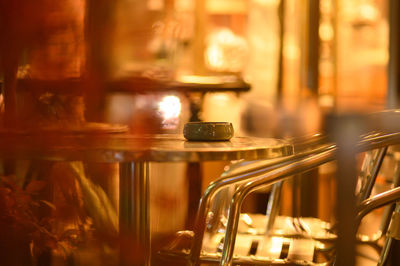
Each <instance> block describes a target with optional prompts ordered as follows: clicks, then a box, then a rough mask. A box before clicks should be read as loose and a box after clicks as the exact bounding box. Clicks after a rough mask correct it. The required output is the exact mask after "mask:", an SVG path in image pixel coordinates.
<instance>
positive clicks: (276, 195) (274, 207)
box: [265, 181, 283, 235]
mask: <svg viewBox="0 0 400 266" xmlns="http://www.w3.org/2000/svg"><path fill="white" fill-rule="evenodd" d="M282 185H283V181H280V182H278V183H276V184H274V185H273V186H272V191H271V195H270V196H269V200H268V205H267V213H266V217H267V227H266V231H265V233H266V235H268V234H269V233H270V231H271V230H272V228H273V227H274V223H275V219H276V216H277V215H278V214H279V207H280V204H279V203H280V201H281V195H282Z"/></svg>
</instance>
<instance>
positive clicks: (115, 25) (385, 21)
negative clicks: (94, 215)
mask: <svg viewBox="0 0 400 266" xmlns="http://www.w3.org/2000/svg"><path fill="white" fill-rule="evenodd" d="M0 5H1V6H0V60H1V64H0V81H1V84H2V86H1V94H0V120H1V122H2V123H3V127H2V128H3V129H4V128H23V129H32V128H35V127H54V126H55V125H56V126H57V127H59V128H61V129H64V130H69V129H71V128H76V127H84V126H85V125H86V124H87V123H94V122H96V123H104V124H122V125H126V126H127V127H128V128H129V130H130V132H132V133H134V134H147V133H158V134H166V133H168V134H170V133H182V130H183V126H184V124H185V123H186V122H188V121H199V120H201V121H227V122H231V123H233V126H234V129H235V135H236V136H242V135H250V136H258V137H278V138H292V137H296V136H303V135H308V134H314V133H316V132H320V131H321V129H322V128H323V126H324V117H326V115H329V114H344V113H370V112H375V111H380V110H384V109H385V108H388V107H391V108H392V107H396V100H395V99H394V98H395V97H396V92H395V91H396V88H395V87H393V86H392V87H390V86H389V84H388V76H389V74H388V65H389V41H390V38H389V35H390V34H389V33H390V27H389V20H390V16H389V11H390V8H389V5H390V1H389V0H58V1H51V0H36V1H33V0H13V1H9V0H0ZM393 12H397V13H400V10H394V11H393ZM394 27H396V28H398V27H399V25H398V24H397V25H395V26H394ZM390 90H392V91H390ZM393 95H395V96H393ZM393 97H394V98H393ZM393 103H394V104H393ZM229 163H230V162H205V163H202V164H200V165H197V166H195V167H197V168H195V169H197V170H196V173H194V172H193V170H192V172H191V173H192V174H193V175H200V177H199V178H200V179H201V182H200V183H198V185H197V187H196V189H195V190H196V192H193V193H194V196H193V197H194V198H195V199H194V203H191V202H193V200H191V199H190V198H191V195H190V194H191V193H192V192H191V190H188V189H187V187H188V186H190V179H188V178H187V172H188V171H189V170H190V169H192V168H190V167H189V166H188V164H186V163H168V164H167V163H152V164H151V166H150V167H151V172H152V178H151V181H150V182H151V188H152V189H151V198H150V200H151V217H152V218H151V227H152V232H153V233H154V234H160V235H163V234H170V233H171V232H175V231H177V230H178V229H182V228H184V227H185V226H187V223H188V221H187V220H188V215H189V214H188V213H190V204H193V205H192V210H193V206H197V203H198V202H197V201H196V196H198V195H200V193H201V192H202V191H203V190H204V189H205V187H206V186H207V185H208V184H209V182H211V181H212V180H214V179H215V178H217V177H218V176H220V174H221V173H222V172H223V171H224V168H225V167H226V165H227V164H229ZM23 164H24V162H17V165H23ZM98 167H99V166H93V167H92V168H93V169H96V168H98ZM103 167H105V168H106V170H104V171H98V170H97V171H96V170H92V171H94V172H95V173H96V174H97V175H100V172H101V174H103V175H108V176H113V178H112V180H114V181H104V180H106V179H107V177H103V178H100V179H99V180H103V181H96V182H98V183H99V184H100V185H101V186H102V187H103V188H104V190H105V191H106V192H107V194H108V195H109V198H110V199H112V200H111V201H112V202H113V204H114V205H115V206H118V203H117V201H118V197H117V196H116V194H118V193H117V192H115V190H116V187H118V184H117V183H118V180H117V179H118V178H117V177H116V175H117V170H115V168H116V167H117V166H115V165H108V166H103ZM17 168H18V167H17ZM89 168H90V167H89ZM18 169H21V168H18ZM101 169H103V168H101ZM188 169H189V170H188ZM334 169H335V166H332V165H328V166H326V167H323V168H321V169H320V170H319V174H320V176H321V178H320V179H319V180H318V182H313V184H311V187H312V188H309V189H317V191H319V192H318V193H320V194H323V195H326V194H332V195H334V189H335V188H334V185H333V179H332V178H333V175H332V173H333V172H334V171H335V170H334ZM1 172H2V174H4V175H7V174H8V166H7V163H3V164H2V168H1ZM11 173H14V174H15V171H14V172H13V171H11ZM166 173H167V174H168V175H171V176H174V178H171V179H166V178H165V174H166ZM18 175H20V176H21V175H22V174H21V173H20V172H18V174H17V176H18ZM92 175H95V174H92ZM94 180H98V179H97V178H94ZM285 186H286V187H285V188H284V192H285V191H286V192H285V193H286V194H285V195H286V196H285V197H284V198H283V204H282V206H281V211H282V213H286V214H293V212H294V209H295V206H294V204H293V202H294V200H293V198H292V197H294V196H292V195H293V193H292V184H291V183H290V182H288V184H286V185H285ZM307 186H310V184H308V185H304V186H303V187H304V188H305V189H307ZM177 191H178V192H179V193H177ZM304 193H306V192H304ZM318 193H317V194H318ZM260 197H261V200H260V199H259V198H260ZM197 199H198V198H197ZM305 200H308V201H311V202H312V203H309V204H305V205H306V206H309V207H308V208H307V209H305V210H303V209H302V211H301V212H304V213H303V215H311V216H315V217H319V218H322V219H324V220H326V221H331V220H332V219H333V217H332V211H331V210H332V209H333V208H334V204H335V200H334V197H333V196H332V197H331V198H329V199H328V200H322V199H321V200H320V201H318V200H317V201H315V200H313V199H312V198H311V197H309V198H308V199H305ZM260 202H262V204H260ZM265 202H266V200H265V195H263V194H262V195H261V196H260V195H256V196H254V197H253V198H250V199H249V201H248V202H247V203H246V205H245V208H246V210H248V211H254V212H257V211H260V212H263V211H264V209H263V208H265V206H264V205H265V204H264V203H265ZM188 208H189V211H188ZM102 252H105V253H107V252H108V251H107V250H103V251H102ZM107 254H108V253H107ZM78 261H79V260H78ZM84 261H85V260H83V261H82V262H81V263H82V265H84V263H85V262H84ZM96 263H98V264H101V260H100V259H99V260H98V261H96ZM111 264H112V263H111Z"/></svg>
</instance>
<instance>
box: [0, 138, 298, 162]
mask: <svg viewBox="0 0 400 266" xmlns="http://www.w3.org/2000/svg"><path fill="white" fill-rule="evenodd" d="M292 153H293V147H292V145H291V144H290V143H289V142H286V141H284V140H278V139H273V138H254V137H234V138H232V139H231V140H230V141H219V142H215V141H210V142H198V141H187V140H185V139H184V137H183V135H172V134H162V135H145V136H136V135H132V134H127V133H121V134H79V133H74V134H57V133H55V132H51V133H48V132H46V133H43V132H36V133H32V132H31V133H29V134H21V133H18V134H11V133H10V132H8V133H4V132H0V157H2V158H10V159H43V160H53V161H74V160H79V161H88V162H127V161H155V162H182V161H186V162H199V161H215V160H239V159H247V160H257V159H272V158H277V157H281V156H286V155H291V154H292Z"/></svg>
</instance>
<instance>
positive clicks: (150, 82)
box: [0, 75, 251, 95]
mask: <svg viewBox="0 0 400 266" xmlns="http://www.w3.org/2000/svg"><path fill="white" fill-rule="evenodd" d="M206 78H208V79H206ZM198 79H199V80H200V81H198V82H195V81H194V80H193V81H191V80H186V81H179V80H157V79H150V78H145V77H142V76H140V75H136V76H132V77H126V78H120V79H116V80H107V81H105V82H104V87H105V88H106V90H107V91H108V92H126V93H149V92H152V93H154V92H168V91H179V92H226V91H233V92H246V91H249V90H250V87H251V86H250V84H249V83H247V82H245V81H244V80H243V79H241V78H239V77H234V76H226V77H224V76H222V77H218V76H215V77H207V76H205V77H202V79H201V78H198ZM210 79H214V80H216V81H215V82H207V80H210ZM87 82H88V81H87V80H84V79H80V78H70V79H61V80H40V79H30V78H24V79H19V80H18V90H19V91H24V90H27V91H35V92H36V93H45V92H53V93H55V92H57V93H62V94H73V95H81V94H82V93H83V92H84V91H85V88H86V87H87ZM0 85H1V83H0Z"/></svg>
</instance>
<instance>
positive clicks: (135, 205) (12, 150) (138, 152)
mask: <svg viewBox="0 0 400 266" xmlns="http://www.w3.org/2000/svg"><path fill="white" fill-rule="evenodd" d="M111 133H112V132H110V133H108V134H104V133H96V132H90V130H89V132H82V131H76V132H74V131H69V133H68V134H66V133H65V132H64V133H60V132H59V131H57V130H51V129H50V130H45V131H43V130H41V131H29V132H23V131H22V132H21V131H18V132H17V131H15V132H12V131H10V130H7V131H0V158H3V159H28V160H31V159H38V160H49V161H85V162H102V163H104V162H110V163H112V162H113V163H115V162H117V163H119V164H120V167H119V172H120V173H119V176H120V182H119V184H120V185H119V188H120V192H119V234H120V236H123V237H124V238H127V237H129V238H130V239H132V240H133V242H134V243H136V244H138V245H140V246H141V247H142V250H143V251H144V252H143V255H142V258H141V259H140V262H139V263H138V262H132V261H125V260H124V259H123V258H125V257H128V258H129V256H125V255H124V254H120V260H121V265H138V264H139V265H149V264H150V250H151V248H150V247H151V245H150V214H149V189H150V187H149V177H150V175H149V163H150V162H201V161H216V160H221V161H227V160H242V159H243V160H259V159H273V158H278V157H282V156H288V155H291V154H292V153H293V147H292V145H291V144H290V143H289V142H286V141H284V140H279V139H273V138H253V137H234V138H232V139H231V140H230V141H221V142H218V141H217V142H198V141H186V140H185V139H184V138H183V136H182V135H143V136H135V135H132V134H127V133H118V132H114V133H118V134H111ZM171 178H172V177H171ZM121 243H122V242H121ZM121 245H123V244H121ZM120 250H121V253H124V252H128V253H129V252H132V251H130V248H129V247H123V246H121V247H120Z"/></svg>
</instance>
